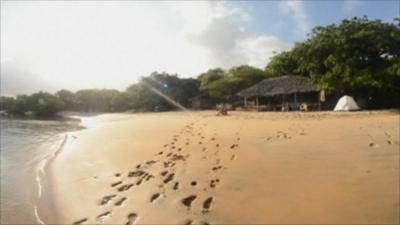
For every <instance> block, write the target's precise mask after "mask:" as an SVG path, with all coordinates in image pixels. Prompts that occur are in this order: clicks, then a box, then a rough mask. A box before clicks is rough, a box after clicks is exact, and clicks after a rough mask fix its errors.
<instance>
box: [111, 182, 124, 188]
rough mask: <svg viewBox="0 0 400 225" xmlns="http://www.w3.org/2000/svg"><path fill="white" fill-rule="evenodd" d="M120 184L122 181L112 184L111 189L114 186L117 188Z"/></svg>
mask: <svg viewBox="0 0 400 225" xmlns="http://www.w3.org/2000/svg"><path fill="white" fill-rule="evenodd" d="M120 184H122V181H117V182H114V183H112V184H111V187H115V186H118V185H120Z"/></svg>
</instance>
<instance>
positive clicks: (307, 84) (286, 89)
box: [238, 75, 318, 97]
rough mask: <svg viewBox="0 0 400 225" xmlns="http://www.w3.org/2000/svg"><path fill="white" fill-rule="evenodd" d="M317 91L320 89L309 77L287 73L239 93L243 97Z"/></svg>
mask: <svg viewBox="0 0 400 225" xmlns="http://www.w3.org/2000/svg"><path fill="white" fill-rule="evenodd" d="M316 91H318V88H317V87H316V86H315V85H313V83H312V82H311V80H310V79H309V78H308V77H303V76H293V75H285V76H279V77H271V78H267V79H265V80H263V81H261V82H260V83H258V84H255V85H253V86H251V87H249V88H247V89H244V90H243V91H241V92H239V93H238V95H239V96H241V97H257V96H260V97H271V96H275V95H289V94H294V93H305V92H316Z"/></svg>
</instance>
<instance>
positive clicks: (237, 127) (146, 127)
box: [39, 111, 399, 224]
mask: <svg viewBox="0 0 400 225" xmlns="http://www.w3.org/2000/svg"><path fill="white" fill-rule="evenodd" d="M93 119H94V124H96V123H97V124H98V126H93V127H92V128H91V129H85V130H81V131H79V132H76V135H77V137H78V138H77V139H76V141H74V143H73V144H72V145H68V146H64V148H63V150H62V151H61V152H60V154H58V155H57V157H55V158H54V159H53V160H52V162H51V163H49V164H48V166H47V169H48V170H49V172H48V173H47V175H48V176H51V179H49V182H50V184H51V185H50V186H49V188H50V189H51V190H50V191H52V193H51V194H52V195H53V197H54V199H53V200H54V205H53V206H52V208H53V209H54V211H55V212H56V213H55V214H54V215H55V216H54V217H53V218H51V217H49V214H46V213H45V212H43V214H44V215H43V216H42V215H41V218H43V220H44V221H45V222H49V223H64V224H65V223H73V222H80V223H82V224H86V223H90V224H92V223H103V222H104V223H126V222H129V221H131V222H132V221H136V222H138V223H144V224H151V223H166V222H168V223H175V224H180V223H185V221H186V222H188V220H190V221H192V222H195V223H199V222H202V221H203V222H210V223H237V222H240V223H249V222H253V223H254V222H257V223H293V222H299V221H300V222H302V223H327V222H332V221H333V222H335V223H349V222H351V223H360V222H362V223H364V222H366V221H369V222H372V223H381V222H384V223H392V222H395V223H397V222H399V221H397V220H396V219H395V217H393V215H396V214H398V213H399V206H396V207H394V208H388V207H389V205H393V204H395V205H398V202H392V200H391V199H398V197H399V193H398V191H396V190H393V192H391V193H386V194H383V193H382V192H381V191H383V190H385V189H387V188H388V187H392V186H391V185H398V184H399V181H398V179H397V180H396V179H394V180H393V179H392V178H391V177H392V176H393V175H396V174H397V175H399V165H398V164H399V163H398V158H399V153H398V152H397V151H396V148H398V146H399V140H398V138H397V137H398V132H399V131H398V127H396V126H395V124H394V125H393V122H396V121H397V122H398V121H399V114H398V113H397V112H390V111H361V112H350V113H349V112H339V113H338V112H325V113H324V112H322V113H315V112H310V113H291V112H289V113H287V112H284V113H280V112H279V113H262V112H234V111H233V112H230V116H227V117H216V116H215V112H214V111H201V112H166V113H146V114H103V115H99V116H97V117H94V118H93ZM96 121H97V122H96ZM328 127H329V129H327V128H328ZM320 129H323V132H321V131H320ZM346 134H349V135H350V136H349V137H347V136H345V135H346ZM386 134H388V135H389V136H390V137H389V136H388V135H386ZM385 135H386V136H385ZM203 136H204V137H203ZM203 138H205V139H203ZM214 138H215V140H213V139H214ZM185 140H186V142H187V140H190V141H189V142H190V143H189V144H188V145H185ZM171 141H172V142H171ZM215 141H218V144H217V147H216V146H215V144H216V142H215ZM232 141H233V142H232ZM389 141H390V144H389ZM201 142H202V143H201ZM171 143H174V144H172V147H173V148H172V147H171V148H169V147H165V146H166V145H167V146H168V145H171ZM371 143H372V144H373V145H371ZM213 144H214V145H213ZM236 145H238V146H237V147H235V146H236ZM232 146H233V147H232ZM321 146H324V148H323V149H322V150H321V149H320V147H321ZM163 149H164V150H163ZM179 149H182V150H179ZM202 149H203V150H202ZM379 150H380V151H379ZM160 151H162V152H164V154H161V155H160ZM180 151H182V152H180ZM371 151H372V152H371ZM168 152H170V153H171V154H169V153H168ZM384 152H386V153H385V154H383V153H384ZM167 153H168V155H170V156H168V155H167V156H166V155H165V154H167ZM388 153H390V154H389V155H388ZM371 154H372V155H371ZM374 154H377V156H374ZM382 154H383V155H382ZM174 155H175V156H174ZM179 155H182V156H179ZM173 156H174V157H176V159H175V160H174V158H171V157H173ZM180 157H183V158H182V160H179V159H178V158H180ZM371 157H372V158H371ZM376 157H378V158H376ZM177 159H178V160H177ZM396 159H397V161H396ZM165 160H166V161H165ZM171 160H172V161H171ZM153 161H154V162H153ZM167 162H172V164H173V166H171V165H168V166H167V167H165V163H167ZM288 162H290V163H289V164H288ZM163 163H164V166H163ZM343 163H345V164H343ZM353 164H354V165H353ZM135 165H136V166H135ZM139 165H141V166H139ZM219 165H220V166H222V167H221V168H220V169H219ZM137 166H139V168H143V171H146V174H148V175H149V176H150V177H151V178H149V181H146V179H147V178H146V179H145V180H142V178H138V179H139V180H142V181H141V182H140V183H143V184H140V183H139V184H134V185H133V187H129V188H128V189H127V190H124V191H118V190H119V188H120V187H122V185H125V184H127V185H128V184H129V183H130V181H131V180H132V178H130V177H129V176H127V175H126V174H128V175H129V173H130V172H132V171H135V169H134V168H135V167H136V168H137ZM214 168H216V169H215V171H214ZM136 170H137V169H136ZM164 170H167V171H168V173H167V174H174V175H171V176H172V178H171V179H172V181H171V182H167V183H165V182H159V179H161V181H162V179H165V177H164V178H163V176H161V177H160V175H159V173H160V172H163V171H164ZM371 171H373V172H372V173H371ZM117 174H118V176H117ZM257 177H263V179H261V180H260V179H258V178H257ZM368 177H369V179H368ZM397 177H398V176H397ZM301 178H304V179H305V180H307V181H308V182H304V181H303V180H302V179H301ZM371 178H373V179H371ZM192 179H195V180H196V181H195V183H196V184H195V185H193V182H194V181H193V180H192ZM216 179H218V182H216ZM139 180H137V182H139ZM210 180H211V181H210ZM212 181H214V182H212ZM118 182H120V183H118ZM174 182H175V183H174ZM176 182H179V190H178V191H177V190H174V185H176ZM210 182H211V183H210ZM116 183H118V184H116ZM121 183H122V184H121ZM114 184H115V185H116V187H117V189H116V188H114V186H113V185H114ZM190 184H191V185H190ZM110 185H111V186H110ZM171 185H172V186H171ZM388 185H389V186H388ZM291 187H297V189H293V188H291ZM302 189H305V190H306V189H312V190H313V192H312V193H314V194H313V195H309V194H308V192H301V191H300V190H302ZM67 190H68V191H67ZM121 190H122V189H121ZM157 190H158V191H157ZM320 190H325V192H326V193H324V194H323V195H321V194H319V192H320ZM356 190H357V192H354V191H356ZM110 191H111V192H110ZM238 191H239V192H238ZM193 192H195V193H196V194H194V196H195V199H196V200H193V202H194V203H193V204H194V205H193V206H192V207H189V209H185V207H184V205H183V206H182V205H181V203H180V201H181V200H182V199H181V198H183V197H185V196H186V197H187V196H191V195H190V194H193ZM280 192H282V193H285V194H284V195H276V194H272V193H280ZM112 193H115V196H114V197H109V198H105V197H106V196H110V194H112ZM261 193H262V194H263V195H261V196H262V197H261V196H258V195H259V194H261ZM349 193H352V194H351V195H349ZM377 193H379V196H380V197H379V198H375V197H374V196H375V195H376V194H377ZM371 194H372V195H371ZM113 195H114V194H112V196H113ZM83 196H85V197H84V198H85V201H83V202H82V201H80V199H82V197H83ZM101 196H103V197H104V198H105V199H107V200H105V201H106V202H107V203H105V204H104V206H103V205H102V204H100V203H99V201H100V200H101V199H102V197H101ZM210 196H212V197H210ZM257 196H258V197H257ZM284 196H286V197H284ZM396 196H397V197H396ZM277 197H278V198H277ZM104 198H103V200H104ZM153 198H155V199H156V200H154V203H153V200H151V203H147V202H148V201H149V200H148V199H153ZM209 198H210V200H209ZM202 199H203V200H204V201H205V202H204V203H202V204H204V205H206V206H207V205H210V206H208V207H207V210H206V211H205V213H204V212H202V211H201V207H204V205H203V206H201V204H200V202H199V201H203V200H202ZM305 199H309V200H307V201H305ZM103 200H101V201H103ZM206 200H207V201H210V202H209V203H207V202H206ZM244 200H245V202H243V201H244ZM338 200H341V201H342V202H343V203H340V202H339V201H338ZM77 201H78V202H79V203H80V207H79V209H76V207H73V205H75V203H76V202H77ZM182 201H183V200H182ZM96 202H97V203H96ZM119 202H121V203H120V205H118V204H119ZM289 202H292V203H290V204H289ZM114 204H115V206H114ZM199 204H200V205H199ZM225 204H229V205H231V207H230V209H226V208H224V207H222V205H225ZM243 204H246V205H249V207H247V208H246V209H244V208H242V207H240V205H243ZM343 204H345V205H343ZM388 204H389V205H388ZM356 205H357V206H356ZM254 207H255V208H257V209H260V210H267V211H268V210H269V212H274V213H275V214H274V215H271V214H270V213H267V214H266V215H262V214H260V213H257V212H256V211H257V210H256V211H254V210H251V209H252V208H254ZM293 207H295V208H296V209H297V210H298V213H297V214H295V215H293V216H291V217H288V215H289V214H286V213H289V212H290V211H291V210H292V209H291V208H293ZM375 207H380V208H381V209H380V210H376V211H371V210H372V208H375ZM61 208H62V210H60V209H61ZM208 208H210V209H208ZM311 209H312V210H314V211H312V212H313V213H311V211H309V210H311ZM199 210H200V211H199ZM332 210H333V211H337V213H333V211H332ZM203 211H204V209H203ZM239 212H240V213H239ZM347 212H352V213H350V214H348V213H347ZM39 213H41V211H39ZM132 213H135V215H136V216H135V217H133V216H131V217H129V216H128V217H127V215H131V214H132ZM315 213H316V214H315ZM365 213H369V214H370V216H368V217H365V216H362V215H363V214H365ZM132 215H133V214H132ZM151 215H157V216H151ZM129 218H131V219H129ZM132 218H134V219H132Z"/></svg>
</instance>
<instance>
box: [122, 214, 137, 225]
mask: <svg viewBox="0 0 400 225" xmlns="http://www.w3.org/2000/svg"><path fill="white" fill-rule="evenodd" d="M137 217H138V214H136V213H129V215H128V222H126V224H125V225H133V223H134V222H135V221H136V219H137Z"/></svg>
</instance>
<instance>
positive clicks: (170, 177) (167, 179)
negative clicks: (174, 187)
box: [164, 173, 175, 184]
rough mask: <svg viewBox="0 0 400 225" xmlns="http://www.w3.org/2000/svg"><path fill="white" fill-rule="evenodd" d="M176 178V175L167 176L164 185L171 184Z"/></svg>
mask: <svg viewBox="0 0 400 225" xmlns="http://www.w3.org/2000/svg"><path fill="white" fill-rule="evenodd" d="M174 176H175V174H174V173H171V174H169V175H168V176H167V178H165V180H164V184H166V183H168V182H170V181H171V180H173V179H174Z"/></svg>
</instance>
